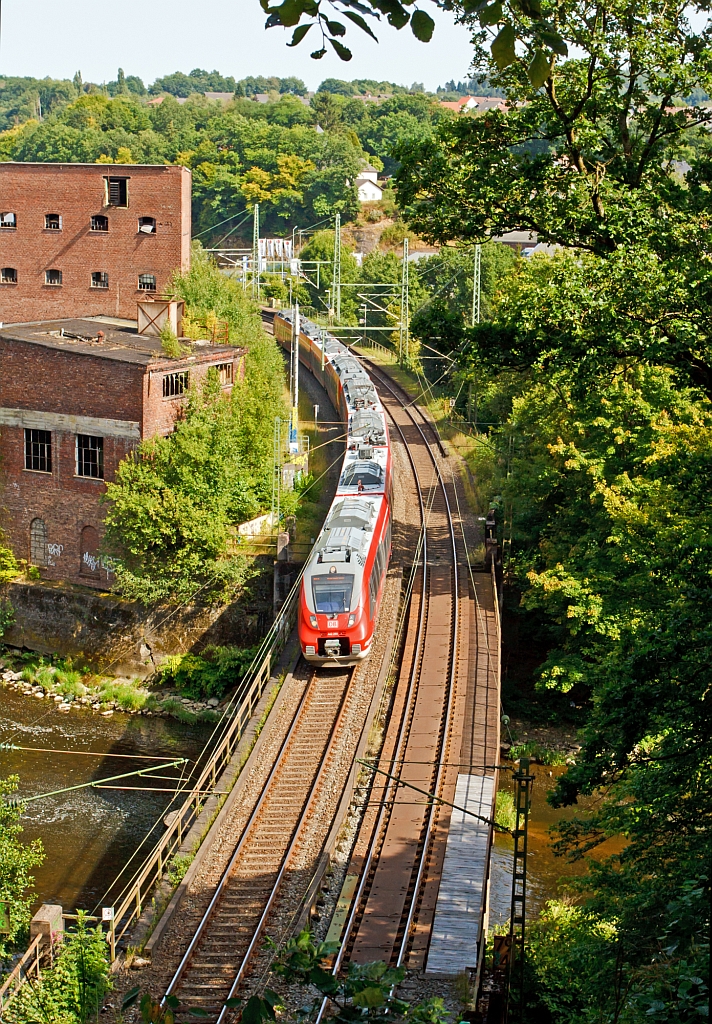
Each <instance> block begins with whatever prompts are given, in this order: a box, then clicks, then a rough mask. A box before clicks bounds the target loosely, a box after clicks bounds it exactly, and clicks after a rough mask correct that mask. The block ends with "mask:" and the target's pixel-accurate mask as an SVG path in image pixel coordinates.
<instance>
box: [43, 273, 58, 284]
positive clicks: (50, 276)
mask: <svg viewBox="0 0 712 1024" xmlns="http://www.w3.org/2000/svg"><path fill="white" fill-rule="evenodd" d="M61 283H62V271H61V270H45V284H61Z"/></svg>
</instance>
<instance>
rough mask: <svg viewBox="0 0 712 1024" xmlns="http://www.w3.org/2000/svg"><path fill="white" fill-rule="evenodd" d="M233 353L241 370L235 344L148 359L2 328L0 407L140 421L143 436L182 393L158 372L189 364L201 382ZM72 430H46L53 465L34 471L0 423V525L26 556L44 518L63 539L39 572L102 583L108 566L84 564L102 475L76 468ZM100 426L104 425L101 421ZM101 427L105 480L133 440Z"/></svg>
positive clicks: (178, 404) (18, 439) (53, 537)
mask: <svg viewBox="0 0 712 1024" xmlns="http://www.w3.org/2000/svg"><path fill="white" fill-rule="evenodd" d="M233 353H234V355H233ZM233 358H234V360H235V376H237V368H238V360H240V353H236V352H235V350H232V352H230V351H228V352H226V353H224V354H222V353H221V354H220V355H218V354H217V353H215V352H214V351H213V352H211V351H209V350H208V351H206V352H204V353H200V355H198V356H197V357H196V359H194V360H191V361H188V360H187V359H186V360H181V361H177V360H161V361H160V362H159V361H156V362H155V363H154V364H152V365H151V366H150V368H149V367H148V366H146V365H144V364H143V363H131V362H122V361H119V360H114V359H106V358H102V357H99V356H92V355H85V354H80V353H75V352H71V351H66V350H58V349H53V348H51V347H49V346H45V345H38V344H32V343H31V342H23V341H17V340H13V339H7V338H1V337H0V365H2V368H3V372H2V374H0V408H2V409H5V410H7V409H27V410H32V411H38V412H44V413H61V414H64V415H70V416H91V417H95V418H99V419H112V420H127V421H130V422H138V423H139V425H140V431H141V437H144V438H145V437H152V436H154V435H155V434H168V433H170V431H171V430H172V429H173V425H174V422H175V418H176V416H177V415H179V413H180V410H181V408H182V405H183V402H184V399H183V398H180V397H176V398H170V399H164V398H163V386H162V378H163V375H164V373H165V372H176V371H180V370H185V369H187V370H188V371H189V373H190V375H191V380H192V382H193V383H199V382H200V381H201V380H202V379H203V378H204V377H205V375H206V374H207V371H208V365H209V364H210V363H211V362H212V363H213V364H214V363H215V362H217V361H219V362H228V361H229V360H231V359H233ZM151 370H152V371H153V373H151V372H150V371H151ZM77 432H83V431H73V430H72V431H70V430H67V431H65V430H57V429H53V430H52V472H51V473H39V472H33V471H31V470H26V469H25V448H24V428H23V427H15V426H0V489H1V490H0V527H1V528H2V530H3V532H4V534H5V539H6V542H7V543H9V544H10V546H11V547H12V549H13V551H14V552H15V554H16V555H17V557H18V558H25V559H28V560H29V559H30V525H31V523H32V520H33V519H35V518H40V519H42V520H43V521H44V522H45V525H46V528H47V543H48V545H49V546H50V548H51V546H52V545H60V546H61V551H60V552H59V553H58V554H50V556H49V562H50V563H54V564H47V565H46V566H43V567H42V568H41V575H42V578H43V579H50V580H51V579H57V580H59V579H63V580H69V581H70V582H74V583H81V584H85V585H88V586H94V587H103V588H105V589H106V588H107V587H108V586H110V585H111V582H112V577H111V576H110V575H109V574H108V573H107V571H106V569H105V568H101V569H99V571H98V572H97V573H96V574H93V575H92V574H87V573H86V567H85V569H84V571H82V551H81V537H82V530H83V529H84V528H85V527H88V526H89V527H93V528H94V529H95V530H96V531H97V533H98V536H99V540H101V538H102V536H103V519H104V515H105V512H106V509H105V507H104V506H103V505H102V504H101V502H100V497H101V495H102V494H103V493H104V490H105V487H104V481H102V480H94V479H91V478H85V477H77V476H76V475H75V472H76V447H75V446H76V433H77ZM96 433H97V434H99V435H102V431H101V429H97V430H96ZM102 436H104V480H113V479H114V475H115V470H116V467H117V466H118V464H119V462H120V461H121V460H122V459H123V458H125V457H126V455H127V454H128V452H129V451H131V450H132V449H133V448H134V447H135V446H136V444H137V441H136V440H132V439H131V438H129V437H113V436H106V435H102Z"/></svg>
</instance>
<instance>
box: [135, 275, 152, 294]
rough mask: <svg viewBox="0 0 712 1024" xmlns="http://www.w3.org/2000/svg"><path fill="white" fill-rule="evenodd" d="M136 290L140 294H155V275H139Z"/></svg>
mask: <svg viewBox="0 0 712 1024" xmlns="http://www.w3.org/2000/svg"><path fill="white" fill-rule="evenodd" d="M138 290H139V291H140V292H155V290H156V276H155V274H139V275H138Z"/></svg>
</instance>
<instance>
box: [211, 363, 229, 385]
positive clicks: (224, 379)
mask: <svg viewBox="0 0 712 1024" xmlns="http://www.w3.org/2000/svg"><path fill="white" fill-rule="evenodd" d="M215 369H216V370H217V371H218V376H219V378H220V383H221V384H223V385H224V384H232V363H218V365H217V366H216V367H215Z"/></svg>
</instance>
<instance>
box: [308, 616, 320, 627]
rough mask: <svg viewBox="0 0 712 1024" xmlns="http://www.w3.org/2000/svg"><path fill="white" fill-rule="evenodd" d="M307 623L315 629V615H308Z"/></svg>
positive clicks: (316, 624) (316, 623)
mask: <svg viewBox="0 0 712 1024" xmlns="http://www.w3.org/2000/svg"><path fill="white" fill-rule="evenodd" d="M309 625H310V626H311V628H312V629H316V628H317V626H318V625H319V623H318V622H317V621H316V615H310V616H309Z"/></svg>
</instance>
